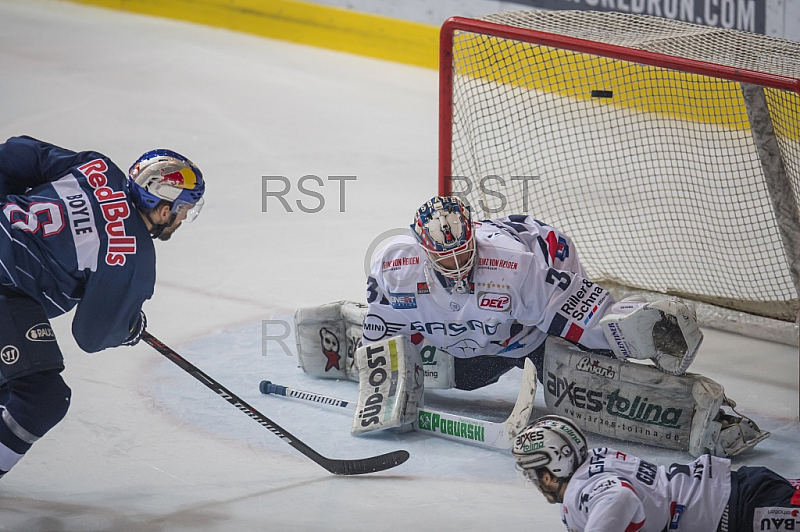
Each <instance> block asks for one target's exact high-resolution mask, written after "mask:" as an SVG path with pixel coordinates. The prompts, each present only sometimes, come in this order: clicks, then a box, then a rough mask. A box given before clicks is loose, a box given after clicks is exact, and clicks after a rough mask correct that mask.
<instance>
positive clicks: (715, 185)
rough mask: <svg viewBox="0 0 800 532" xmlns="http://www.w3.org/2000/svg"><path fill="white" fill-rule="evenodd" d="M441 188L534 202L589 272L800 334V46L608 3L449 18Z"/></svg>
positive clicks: (760, 331) (780, 334) (487, 199)
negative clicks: (601, 7)
mask: <svg viewBox="0 0 800 532" xmlns="http://www.w3.org/2000/svg"><path fill="white" fill-rule="evenodd" d="M440 55H441V65H440V99H441V101H440V105H441V107H440V168H439V178H440V182H439V189H440V193H442V194H451V193H452V194H456V195H459V196H461V197H462V198H463V199H465V200H466V202H467V203H468V204H470V205H471V206H472V209H473V216H474V217H475V218H476V219H483V218H494V217H499V216H504V215H508V214H530V215H532V216H533V217H534V218H536V219H537V220H541V221H542V222H544V223H547V224H549V225H554V226H556V227H559V228H561V229H563V230H564V231H565V232H567V234H569V235H570V236H571V237H572V238H573V239H574V241H575V243H576V245H577V248H578V252H579V254H580V257H581V262H582V263H583V265H584V267H585V268H586V271H587V272H588V274H589V275H590V277H591V278H592V279H593V280H595V281H597V282H598V283H600V284H602V285H603V286H604V287H606V288H609V289H610V290H612V292H614V293H615V295H617V297H622V296H624V295H628V294H629V293H631V292H633V291H640V292H643V293H646V294H648V293H649V294H651V295H654V296H655V295H656V294H668V295H674V296H678V297H682V298H685V299H689V300H692V301H694V302H695V306H696V308H697V311H698V316H699V317H700V319H701V322H702V323H704V324H706V325H712V326H716V327H720V328H723V329H731V330H735V331H737V332H743V333H745V334H751V335H753V336H761V337H766V338H770V339H773V340H779V341H784V342H787V343H796V342H797V325H796V321H797V317H798V308H799V305H798V272H799V271H800V215H798V207H797V205H798V199H799V197H800V61H798V57H800V44H798V43H794V42H791V41H786V40H782V39H777V38H770V37H765V36H762V35H756V34H751V33H745V32H739V31H735V30H725V29H717V28H710V27H706V26H698V25H694V24H689V23H683V22H678V21H673V20H667V19H661V18H656V17H649V16H644V15H630V14H622V13H613V12H611V13H607V12H597V11H519V12H505V13H501V14H497V15H490V16H487V17H485V18H482V19H479V20H476V19H466V18H458V17H456V18H452V19H450V20H448V21H447V22H446V23H445V24H444V26H443V27H442V33H441V51H440Z"/></svg>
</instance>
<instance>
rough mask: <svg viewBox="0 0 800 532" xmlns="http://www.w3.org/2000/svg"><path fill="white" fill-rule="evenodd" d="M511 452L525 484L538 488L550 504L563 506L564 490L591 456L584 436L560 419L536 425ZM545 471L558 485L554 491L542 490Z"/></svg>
mask: <svg viewBox="0 0 800 532" xmlns="http://www.w3.org/2000/svg"><path fill="white" fill-rule="evenodd" d="M511 452H512V454H513V455H514V459H515V461H516V467H517V470H518V471H519V472H520V473H521V476H522V477H523V480H524V481H525V483H526V484H528V483H529V482H530V483H531V484H533V485H534V486H536V488H537V489H538V490H539V491H541V492H542V494H543V495H544V496H545V498H547V500H548V501H550V502H551V503H556V502H562V500H561V496H562V495H563V494H562V493H561V487H562V486H563V485H564V483H566V482H568V481H569V479H570V478H572V475H573V474H574V473H575V470H577V469H578V467H580V465H581V464H582V463H583V462H584V461H585V460H586V457H587V456H588V455H589V449H588V447H587V445H586V437H585V436H584V435H583V432H581V430H580V429H579V428H578V427H577V426H576V425H575V424H574V423H573V422H572V421H570V420H569V419H567V418H565V417H561V416H544V417H541V418H539V419H537V420H536V421H534V422H533V423H532V424H531V425H529V426H528V427H527V428H526V429H525V430H523V431H522V432H521V433H520V434H519V435H518V436H517V438H516V440H515V441H514V447H513V449H512V451H511ZM545 471H547V472H548V473H550V475H551V476H552V477H554V478H555V480H556V481H557V487H556V489H555V490H548V489H545V488H543V486H542V484H541V482H540V481H541V476H542V474H543V473H544V472H545Z"/></svg>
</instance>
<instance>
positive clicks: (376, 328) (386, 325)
mask: <svg viewBox="0 0 800 532" xmlns="http://www.w3.org/2000/svg"><path fill="white" fill-rule="evenodd" d="M402 328H403V324H402V323H392V322H387V321H386V320H384V319H383V318H381V317H380V316H378V315H377V314H367V316H366V317H365V318H364V338H366V339H367V340H369V341H370V342H377V341H378V340H383V339H384V338H390V337H392V336H394V335H395V334H397V332H398V331H399V330H400V329H402Z"/></svg>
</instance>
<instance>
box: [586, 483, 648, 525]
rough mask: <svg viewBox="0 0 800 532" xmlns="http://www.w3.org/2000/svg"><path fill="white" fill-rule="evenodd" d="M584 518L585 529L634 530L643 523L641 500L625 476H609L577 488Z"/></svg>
mask: <svg viewBox="0 0 800 532" xmlns="http://www.w3.org/2000/svg"><path fill="white" fill-rule="evenodd" d="M580 500H581V501H583V502H582V504H583V505H585V507H586V513H587V514H588V519H587V522H586V527H585V528H584V530H585V532H636V531H638V530H641V529H642V527H644V523H645V518H646V516H645V513H644V505H643V504H642V501H640V500H639V497H637V495H636V492H635V491H634V489H633V486H631V484H630V483H628V482H627V481H626V480H623V479H621V478H618V477H611V476H609V477H608V478H606V479H603V480H601V481H600V482H596V483H594V484H593V485H592V487H591V488H587V489H585V490H584V491H583V492H581V496H580Z"/></svg>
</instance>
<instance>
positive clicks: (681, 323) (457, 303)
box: [363, 196, 702, 390]
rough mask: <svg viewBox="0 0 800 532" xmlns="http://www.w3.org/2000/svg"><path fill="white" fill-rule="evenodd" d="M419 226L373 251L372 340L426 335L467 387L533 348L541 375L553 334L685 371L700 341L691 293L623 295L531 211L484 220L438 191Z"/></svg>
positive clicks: (368, 338) (367, 329)
mask: <svg viewBox="0 0 800 532" xmlns="http://www.w3.org/2000/svg"><path fill="white" fill-rule="evenodd" d="M411 228H412V230H413V232H414V236H413V237H411V236H400V237H397V238H395V239H393V240H392V241H391V242H390V243H389V244H388V245H387V246H386V247H384V248H383V249H382V250H381V251H379V252H378V253H377V254H376V256H375V258H374V260H373V262H372V268H371V272H370V276H369V278H368V280H367V303H368V304H369V309H368V314H367V317H366V319H365V321H364V333H363V344H364V345H368V344H370V343H372V342H375V341H378V340H381V339H383V338H387V337H390V336H394V335H404V336H408V337H410V338H411V339H412V341H414V343H419V342H418V341H419V340H420V339H421V338H425V339H426V340H427V341H428V343H429V344H432V345H434V346H436V347H437V348H439V349H441V350H443V351H445V352H446V353H449V354H450V355H452V356H453V357H455V360H454V362H455V386H456V387H457V388H460V389H467V390H469V389H474V388H479V387H481V386H485V385H487V384H490V383H492V382H495V381H496V380H497V378H498V377H499V376H500V375H501V374H502V373H504V372H505V371H508V370H509V369H510V368H512V367H515V366H518V367H522V359H523V357H526V356H528V357H531V358H532V359H533V361H534V363H536V364H537V369H539V375H540V379H541V375H542V371H541V370H542V367H541V362H542V355H543V349H544V341H545V339H546V337H547V336H548V335H555V336H560V337H563V338H565V339H567V340H569V341H571V342H573V343H575V344H577V345H579V346H580V347H582V348H583V349H586V350H592V351H595V352H600V353H603V354H607V355H609V356H612V352H613V353H614V354H616V355H617V356H618V357H620V358H629V357H630V358H641V359H647V358H651V359H652V360H653V362H654V363H655V365H656V366H658V367H659V368H660V369H662V370H663V371H665V372H668V373H672V374H681V373H683V372H685V371H686V368H687V367H688V366H689V364H690V363H691V361H692V359H693V358H694V356H695V354H696V352H697V349H698V348H699V346H700V342H701V340H702V333H701V332H700V329H699V328H698V326H697V321H696V319H695V316H694V312H693V311H691V310H690V309H689V308H688V307H687V306H686V305H685V304H683V303H680V302H678V301H677V300H666V299H665V300H663V301H659V302H656V303H651V304H647V303H644V302H625V303H623V304H615V303H616V302H615V301H614V299H613V298H612V297H611V295H610V294H609V293H608V292H607V291H606V290H604V289H603V288H602V287H600V286H599V285H597V284H595V283H593V282H592V281H590V280H589V279H588V276H587V275H586V272H585V271H584V269H583V267H582V266H581V264H580V261H579V260H578V252H577V250H576V248H575V245H574V244H573V242H572V240H571V239H570V238H569V237H568V236H567V235H566V234H564V233H563V232H561V231H559V230H558V229H556V228H554V227H551V226H549V225H547V224H545V223H542V222H539V221H537V220H534V219H533V218H531V217H530V216H508V217H504V218H500V219H495V220H484V221H480V222H477V221H473V220H472V218H471V215H470V210H469V208H468V207H466V206H465V205H464V204H463V203H462V202H461V201H460V200H459V199H458V198H455V197H439V196H437V197H434V198H432V199H431V200H429V201H427V202H426V203H425V204H423V205H422V206H421V207H420V208H419V209H418V210H417V213H416V215H415V217H414V223H413V224H412V226H411ZM487 355H496V356H491V357H487ZM478 357H480V358H478Z"/></svg>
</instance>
